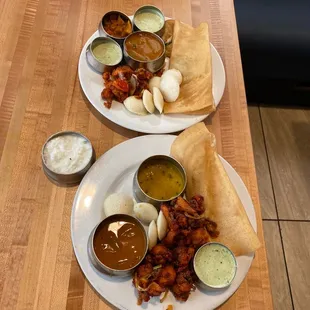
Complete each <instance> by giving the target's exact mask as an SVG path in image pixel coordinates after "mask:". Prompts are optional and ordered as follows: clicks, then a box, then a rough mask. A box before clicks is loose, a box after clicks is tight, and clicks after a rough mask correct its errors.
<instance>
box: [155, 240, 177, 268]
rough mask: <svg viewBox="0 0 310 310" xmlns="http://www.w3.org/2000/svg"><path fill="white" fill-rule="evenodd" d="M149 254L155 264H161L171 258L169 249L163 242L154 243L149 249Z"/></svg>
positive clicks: (169, 260)
mask: <svg viewBox="0 0 310 310" xmlns="http://www.w3.org/2000/svg"><path fill="white" fill-rule="evenodd" d="M151 255H152V258H153V261H154V263H155V264H156V265H161V264H162V265H163V264H165V263H167V262H171V260H172V253H171V251H170V250H169V249H168V248H167V247H166V246H164V245H163V244H156V245H155V246H154V247H153V248H152V250H151Z"/></svg>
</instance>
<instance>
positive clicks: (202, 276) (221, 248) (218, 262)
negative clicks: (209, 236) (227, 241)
mask: <svg viewBox="0 0 310 310" xmlns="http://www.w3.org/2000/svg"><path fill="white" fill-rule="evenodd" d="M194 270H195V273H196V275H197V278H198V282H197V285H198V286H200V287H201V288H203V289H206V290H212V291H213V290H221V289H225V288H227V287H228V286H229V285H230V284H231V283H232V281H233V280H234V278H235V276H236V273H237V261H236V257H235V255H234V253H233V252H232V251H231V250H230V249H229V248H228V247H227V246H225V245H224V244H222V243H219V242H209V243H206V244H204V245H202V246H201V247H200V248H199V249H198V251H197V252H196V254H195V256H194Z"/></svg>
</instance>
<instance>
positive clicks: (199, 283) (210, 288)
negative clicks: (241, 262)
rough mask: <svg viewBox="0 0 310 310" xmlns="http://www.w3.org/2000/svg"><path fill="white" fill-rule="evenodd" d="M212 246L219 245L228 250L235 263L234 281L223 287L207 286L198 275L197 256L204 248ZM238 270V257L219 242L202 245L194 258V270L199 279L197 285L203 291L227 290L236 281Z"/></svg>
mask: <svg viewBox="0 0 310 310" xmlns="http://www.w3.org/2000/svg"><path fill="white" fill-rule="evenodd" d="M212 244H217V245H220V246H222V247H224V248H225V249H227V250H228V251H229V252H230V254H231V255H232V257H233V260H234V262H235V269H234V275H233V277H232V279H231V280H230V282H229V283H227V284H225V285H222V286H212V285H210V284H207V283H206V282H204V281H203V280H202V279H200V278H199V276H198V275H197V272H196V268H197V266H196V258H197V254H198V253H199V252H200V251H201V250H202V249H203V248H204V247H207V246H210V245H212ZM237 268H238V265H237V260H236V257H235V255H234V253H233V252H232V251H231V250H230V249H229V248H228V247H227V246H226V245H224V244H222V243H219V242H208V243H206V244H204V245H202V246H201V247H200V248H199V249H198V251H197V252H196V254H195V256H194V270H195V273H196V275H197V278H198V282H197V285H198V286H199V287H201V288H202V289H206V290H211V291H214V290H221V289H225V288H227V287H228V286H230V284H231V283H232V282H233V280H234V278H235V276H236V273H237Z"/></svg>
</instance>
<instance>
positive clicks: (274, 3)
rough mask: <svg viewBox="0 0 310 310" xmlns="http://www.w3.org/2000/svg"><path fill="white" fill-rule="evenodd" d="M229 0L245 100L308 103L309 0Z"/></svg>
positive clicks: (309, 86) (309, 87)
mask: <svg viewBox="0 0 310 310" xmlns="http://www.w3.org/2000/svg"><path fill="white" fill-rule="evenodd" d="M234 3H235V11H236V19H237V27H238V35H239V43H240V51H241V57H242V64H243V73H244V78H245V86H246V91H247V97H248V101H249V102H251V101H252V102H264V103H286V102H289V103H296V104H304V103H308V104H309V103H310V72H309V71H310V1H307V0H304V1H303V0H296V1H289V0H282V1H280V0H269V1H266V0H235V1H234ZM292 101H293V102H292Z"/></svg>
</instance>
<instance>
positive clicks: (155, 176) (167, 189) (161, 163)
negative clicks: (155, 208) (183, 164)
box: [138, 158, 185, 200]
mask: <svg viewBox="0 0 310 310" xmlns="http://www.w3.org/2000/svg"><path fill="white" fill-rule="evenodd" d="M138 182H139V185H140V187H141V189H142V190H143V192H144V193H145V194H147V195H148V196H150V197H152V198H155V199H158V200H169V199H172V198H173V197H175V196H178V195H180V194H181V193H182V190H183V188H184V182H185V180H184V178H183V175H182V173H181V171H180V170H179V169H178V168H177V167H176V165H174V164H173V163H172V162H171V161H168V160H165V159H163V158H154V159H150V160H148V161H146V162H145V163H143V164H142V165H141V167H140V168H139V171H138Z"/></svg>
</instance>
